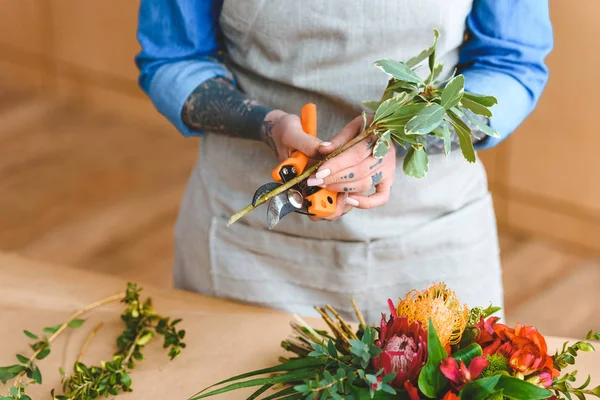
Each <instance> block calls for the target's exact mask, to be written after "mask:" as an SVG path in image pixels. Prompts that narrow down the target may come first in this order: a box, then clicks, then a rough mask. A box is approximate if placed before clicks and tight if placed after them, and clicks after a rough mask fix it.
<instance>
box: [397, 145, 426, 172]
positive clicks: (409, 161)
mask: <svg viewBox="0 0 600 400" xmlns="http://www.w3.org/2000/svg"><path fill="white" fill-rule="evenodd" d="M428 167H429V160H428V159H427V153H426V152H425V150H424V149H420V150H415V149H414V148H412V147H409V148H408V151H407V153H406V157H404V165H403V169H404V172H405V173H406V175H408V176H412V177H414V178H424V177H425V175H427V170H428Z"/></svg>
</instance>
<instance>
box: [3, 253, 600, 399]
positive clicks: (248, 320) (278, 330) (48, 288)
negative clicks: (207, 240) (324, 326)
mask: <svg viewBox="0 0 600 400" xmlns="http://www.w3.org/2000/svg"><path fill="white" fill-rule="evenodd" d="M140 281H143V277H140ZM0 284H1V290H0V365H8V364H13V363H14V362H15V361H16V360H15V358H14V357H15V354H16V353H21V354H24V355H29V354H30V353H31V352H30V351H29V349H28V343H29V339H27V338H26V337H25V336H24V335H23V333H22V331H23V330H24V329H27V330H30V331H32V332H34V333H38V332H41V330H42V328H43V327H45V326H53V325H56V324H59V323H61V322H63V321H64V320H65V319H66V318H67V317H68V316H69V315H70V314H72V313H73V312H74V311H75V310H77V309H80V308H81V307H83V306H85V305H87V304H89V303H92V302H94V301H96V300H99V299H102V298H105V297H108V296H110V295H112V294H115V293H119V292H122V291H123V290H124V289H125V286H126V282H125V281H123V280H122V279H119V278H115V277H112V276H106V275H100V274H97V273H91V272H87V271H83V270H81V269H71V268H67V267H62V266H56V265H50V264H46V263H42V262H37V261H32V260H28V259H24V258H21V257H18V256H16V255H11V254H2V253H0ZM142 293H143V297H146V296H151V297H152V298H153V300H154V307H155V309H156V310H157V312H158V313H160V314H163V315H166V316H170V317H172V318H183V322H182V323H181V325H180V327H181V328H184V329H185V330H186V331H187V335H186V338H185V342H186V343H187V348H186V349H184V351H183V352H182V355H181V356H180V357H179V358H177V359H175V360H174V361H168V358H167V355H166V354H165V352H164V351H163V350H162V349H161V346H160V344H159V343H158V342H159V341H158V340H157V341H155V342H154V343H152V344H150V345H149V346H148V348H147V349H146V350H145V355H146V356H147V358H146V360H144V361H142V362H140V363H139V364H138V366H137V368H136V369H135V370H134V371H133V372H132V373H131V378H132V381H133V384H132V387H133V389H134V391H133V392H132V393H130V394H126V395H123V396H119V398H123V399H167V398H168V399H187V398H188V397H189V396H190V395H192V394H194V393H195V392H197V391H199V390H200V389H203V388H204V387H205V386H207V385H209V384H212V383H214V382H217V381H219V380H222V379H224V378H227V377H229V376H232V375H234V374H237V373H242V372H246V371H250V370H253V369H258V368H262V367H266V366H270V365H274V363H276V362H277V357H278V356H279V355H281V354H282V350H281V349H280V347H279V343H280V341H281V340H282V339H284V338H286V337H287V335H289V333H290V328H289V320H290V315H289V314H286V313H282V312H277V311H273V310H267V309H263V308H257V307H251V306H246V305H240V304H235V303H231V302H227V301H222V300H218V299H213V298H208V297H204V296H200V295H197V294H193V293H188V292H183V291H178V290H158V289H153V288H150V287H148V288H145V289H144V291H143V292H142ZM121 311H122V306H121V305H120V304H112V305H108V306H105V307H102V308H100V309H96V310H95V311H93V312H92V313H91V314H90V315H89V317H87V322H86V323H85V324H84V325H83V327H81V328H79V329H75V330H68V331H67V333H65V334H64V335H62V336H61V337H59V338H58V339H57V340H56V342H55V343H53V345H52V350H53V351H52V354H51V355H50V356H49V357H48V358H46V359H45V360H43V361H41V362H40V363H39V366H40V369H41V371H42V375H43V378H44V381H43V385H42V386H38V387H35V388H34V387H32V390H30V393H31V395H32V398H34V399H38V398H49V395H48V393H49V391H50V389H52V388H59V386H60V376H59V374H58V372H57V369H58V367H59V366H61V367H62V368H63V369H65V370H66V371H67V372H68V371H69V370H70V369H71V368H72V365H73V362H74V360H75V359H76V358H77V355H78V353H79V350H80V347H81V345H82V344H83V341H84V340H85V337H86V336H87V334H88V332H89V331H90V330H91V329H92V328H93V327H94V326H96V325H97V323H99V322H100V321H102V322H104V327H103V328H102V329H101V330H100V331H99V333H98V335H97V336H96V337H95V338H94V340H93V341H92V344H91V345H90V347H89V350H88V352H87V353H86V356H85V357H84V360H83V361H84V362H85V363H99V361H101V360H107V359H110V357H111V355H112V353H113V352H114V350H115V347H114V341H115V339H116V336H117V335H118V334H119V333H120V332H121V331H122V323H121V321H120V319H119V315H120V313H121ZM312 322H313V320H311V323H312ZM315 324H317V322H316V323H315ZM547 339H548V345H549V348H550V349H552V350H554V349H555V348H557V347H559V346H560V345H562V343H563V342H564V341H565V339H561V338H550V337H549V338H547ZM552 352H553V351H552ZM577 369H578V370H579V371H580V372H579V373H580V375H581V376H580V378H582V377H583V376H584V375H587V374H592V375H594V376H593V379H592V384H595V385H598V384H600V353H584V354H582V355H581V356H580V357H578V368H577ZM4 392H5V390H4V389H2V390H1V391H0V397H1V395H2V394H4ZM46 396H48V397H46ZM217 398H218V399H240V398H243V393H242V392H237V393H232V394H229V395H223V396H221V397H217Z"/></svg>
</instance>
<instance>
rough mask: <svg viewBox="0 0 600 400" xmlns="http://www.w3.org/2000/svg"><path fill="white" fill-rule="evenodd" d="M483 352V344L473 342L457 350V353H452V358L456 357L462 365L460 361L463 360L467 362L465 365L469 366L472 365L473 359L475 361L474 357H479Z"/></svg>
mask: <svg viewBox="0 0 600 400" xmlns="http://www.w3.org/2000/svg"><path fill="white" fill-rule="evenodd" d="M482 354H483V350H482V348H481V346H480V345H479V344H477V343H472V344H470V345H468V346H467V347H465V348H464V349H461V350H459V351H457V352H456V353H454V354H452V358H454V359H455V360H456V361H457V362H458V364H459V365H460V362H461V361H463V362H464V363H465V365H466V366H467V367H468V366H469V365H471V361H473V359H474V358H475V357H479V356H481V355H482Z"/></svg>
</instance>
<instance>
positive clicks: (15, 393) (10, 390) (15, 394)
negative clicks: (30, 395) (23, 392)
mask: <svg viewBox="0 0 600 400" xmlns="http://www.w3.org/2000/svg"><path fill="white" fill-rule="evenodd" d="M8 391H9V392H10V394H12V395H13V396H15V397H16V398H18V397H19V389H17V388H16V387H14V386H13V387H11V388H9V389H8Z"/></svg>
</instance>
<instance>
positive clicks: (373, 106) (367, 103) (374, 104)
mask: <svg viewBox="0 0 600 400" xmlns="http://www.w3.org/2000/svg"><path fill="white" fill-rule="evenodd" d="M362 103H363V105H364V106H365V107H367V108H368V109H369V110H372V111H375V110H377V107H379V102H378V101H363V102H362Z"/></svg>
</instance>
